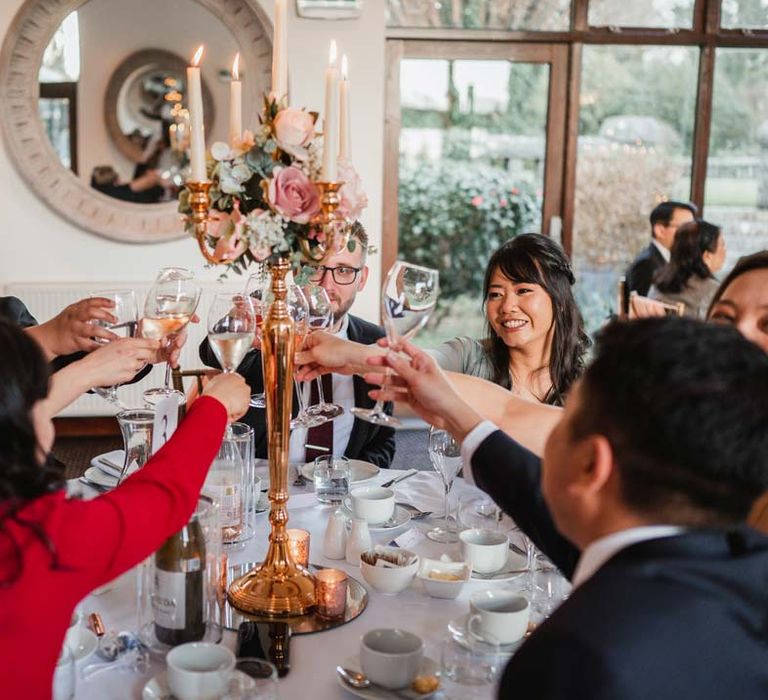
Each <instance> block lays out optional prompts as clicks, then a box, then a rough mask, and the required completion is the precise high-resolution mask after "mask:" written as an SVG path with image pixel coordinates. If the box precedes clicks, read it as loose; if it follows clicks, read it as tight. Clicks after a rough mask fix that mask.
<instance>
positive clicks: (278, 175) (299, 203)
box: [267, 166, 320, 224]
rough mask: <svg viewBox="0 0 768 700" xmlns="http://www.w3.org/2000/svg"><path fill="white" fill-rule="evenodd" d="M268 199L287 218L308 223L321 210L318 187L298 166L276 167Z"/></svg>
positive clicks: (268, 191)
mask: <svg viewBox="0 0 768 700" xmlns="http://www.w3.org/2000/svg"><path fill="white" fill-rule="evenodd" d="M267 199H268V200H269V203H270V204H271V205H272V207H273V208H274V209H275V211H277V212H278V213H280V214H282V215H283V216H284V217H285V218H286V219H289V220H290V221H294V222H295V223H297V224H307V223H309V220H310V219H311V218H312V217H313V216H315V214H317V213H318V212H319V211H320V197H319V195H318V193H317V188H316V187H315V186H314V185H313V184H312V182H310V181H309V179H308V178H307V176H306V175H305V174H304V173H303V172H301V170H299V169H298V168H294V167H293V166H290V167H288V168H275V170H274V175H273V177H272V179H271V180H270V181H269V186H268V188H267Z"/></svg>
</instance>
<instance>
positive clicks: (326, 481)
mask: <svg viewBox="0 0 768 700" xmlns="http://www.w3.org/2000/svg"><path fill="white" fill-rule="evenodd" d="M351 474H352V471H351V468H350V466H349V460H348V459H347V458H346V457H334V456H333V455H320V456H319V457H317V458H316V459H315V466H314V471H313V476H314V480H315V495H316V496H317V500H318V501H320V503H326V504H328V505H339V504H340V503H341V502H342V501H343V500H344V499H345V498H346V497H347V496H348V495H349V483H350V481H351V480H352V477H351Z"/></svg>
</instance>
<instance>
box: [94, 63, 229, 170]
mask: <svg viewBox="0 0 768 700" xmlns="http://www.w3.org/2000/svg"><path fill="white" fill-rule="evenodd" d="M149 66H164V67H165V68H167V69H169V70H173V71H176V72H177V73H179V74H181V75H184V71H185V70H186V67H187V64H186V61H184V59H183V58H182V57H181V56H177V55H176V54H175V53H172V52H171V51H166V50H165V49H142V50H141V51H136V52H135V53H132V54H131V55H130V56H128V57H126V58H124V59H123V60H122V61H121V62H120V65H118V67H117V68H115V71H114V73H112V75H111V76H110V78H109V82H108V83H107V94H106V95H105V96H104V123H105V124H106V126H107V133H108V134H109V138H110V139H111V140H112V143H113V144H114V146H115V148H117V150H118V151H120V153H122V154H123V155H124V156H125V157H126V158H127V159H128V160H130V161H131V163H140V162H141V157H142V156H143V155H144V149H143V148H140V147H139V146H138V145H136V144H135V143H134V142H133V141H131V139H130V138H129V137H128V134H126V133H125V132H124V131H123V130H122V128H121V127H120V119H119V117H118V101H119V99H120V92H121V91H122V89H123V86H124V85H125V81H126V80H128V78H129V77H130V76H131V75H133V73H135V72H136V71H137V70H139V69H141V68H147V67H149ZM200 82H201V85H202V90H203V110H204V114H205V133H206V134H210V133H211V131H212V129H213V125H214V123H215V122H216V105H215V104H214V102H213V97H212V96H211V91H210V90H209V89H208V83H207V82H206V81H205V79H201V81H200Z"/></svg>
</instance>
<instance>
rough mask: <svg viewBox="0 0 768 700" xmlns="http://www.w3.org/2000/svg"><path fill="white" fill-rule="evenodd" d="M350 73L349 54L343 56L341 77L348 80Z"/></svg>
mask: <svg viewBox="0 0 768 700" xmlns="http://www.w3.org/2000/svg"><path fill="white" fill-rule="evenodd" d="M348 73H349V62H348V61H347V54H344V55H343V56H342V57H341V79H342V80H346V79H347V75H348Z"/></svg>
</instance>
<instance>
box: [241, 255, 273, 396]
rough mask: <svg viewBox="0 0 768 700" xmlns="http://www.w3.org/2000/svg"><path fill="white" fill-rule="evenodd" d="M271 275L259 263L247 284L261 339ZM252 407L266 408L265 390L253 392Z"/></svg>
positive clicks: (257, 330)
mask: <svg viewBox="0 0 768 700" xmlns="http://www.w3.org/2000/svg"><path fill="white" fill-rule="evenodd" d="M269 283H270V279H269V275H268V274H267V267H266V265H264V263H258V266H257V271H256V272H254V273H253V274H252V275H251V276H250V277H249V278H248V282H247V284H246V285H245V293H246V295H247V296H249V297H250V298H251V303H252V304H253V311H254V313H255V314H256V337H257V338H259V339H261V326H262V325H263V323H264V319H265V318H266V316H267V312H268V311H269V302H268V301H265V297H266V296H267V295H268V294H269V291H270V290H269ZM249 405H250V406H251V408H266V407H267V400H266V397H265V396H264V392H263V391H262V392H261V393H256V394H251V402H250V404H249Z"/></svg>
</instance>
